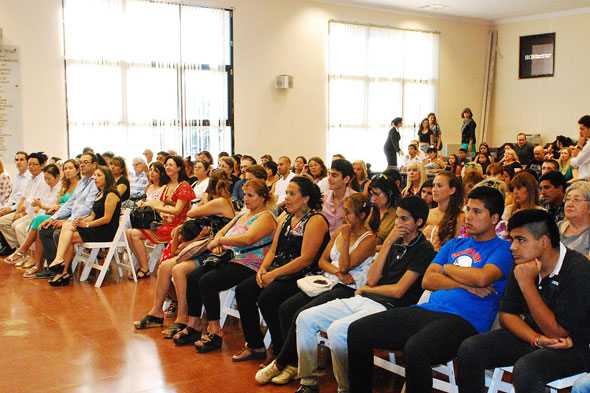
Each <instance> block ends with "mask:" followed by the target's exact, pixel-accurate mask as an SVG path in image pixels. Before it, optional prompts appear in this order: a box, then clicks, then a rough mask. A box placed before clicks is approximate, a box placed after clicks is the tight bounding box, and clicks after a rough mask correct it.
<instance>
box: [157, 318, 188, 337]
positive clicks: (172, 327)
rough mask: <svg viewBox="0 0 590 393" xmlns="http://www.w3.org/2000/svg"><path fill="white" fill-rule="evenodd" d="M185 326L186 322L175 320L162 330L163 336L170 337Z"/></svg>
mask: <svg viewBox="0 0 590 393" xmlns="http://www.w3.org/2000/svg"><path fill="white" fill-rule="evenodd" d="M185 327H186V323H180V322H174V323H173V324H172V325H170V326H168V328H167V329H166V330H164V331H163V332H162V336H164V338H168V339H170V338H172V337H174V335H175V334H176V333H178V332H180V331H181V330H182V329H184V328H185Z"/></svg>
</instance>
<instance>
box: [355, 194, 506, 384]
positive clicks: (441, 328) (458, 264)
mask: <svg viewBox="0 0 590 393" xmlns="http://www.w3.org/2000/svg"><path fill="white" fill-rule="evenodd" d="M503 210H504V200H503V198H502V195H501V194H500V192H499V191H498V190H496V189H493V188H490V187H478V188H475V189H474V190H473V191H471V193H469V202H468V203H467V206H466V212H465V229H466V230H467V233H468V234H469V235H470V236H471V237H468V238H463V239H452V240H450V241H449V242H447V243H446V244H445V245H444V246H443V247H442V248H441V250H440V252H439V253H438V255H437V256H436V257H435V258H434V260H433V261H432V263H431V264H430V266H429V267H428V269H427V270H426V274H425V275H424V279H423V281H422V287H423V288H424V289H427V290H431V291H433V293H432V294H431V296H430V299H429V301H428V302H427V303H423V304H421V305H418V306H415V307H401V308H393V309H390V310H387V311H384V312H381V313H378V314H374V315H371V316H368V317H365V318H362V319H360V320H358V321H356V322H353V323H352V324H351V325H350V327H349V329H348V362H349V379H350V390H351V391H352V392H371V382H372V381H371V380H372V368H373V350H374V349H375V348H382V349H389V350H403V351H404V358H405V360H406V389H407V392H408V393H412V392H418V393H423V392H430V391H431V390H432V368H431V367H432V366H433V365H436V364H440V363H444V362H447V361H449V360H450V359H452V358H454V357H455V356H456V354H457V350H458V348H459V345H461V342H463V340H464V339H466V338H467V337H470V336H473V335H476V334H478V333H483V332H486V331H488V330H490V328H491V326H492V323H493V322H494V319H495V317H496V313H497V312H498V304H499V302H500V299H501V298H502V293H503V291H504V287H505V286H506V278H507V277H508V274H509V272H510V267H511V266H512V262H513V259H512V254H511V253H510V243H509V242H507V241H505V240H502V239H500V238H498V237H496V232H495V227H496V224H497V223H498V221H499V220H500V216H501V214H502V211H503Z"/></svg>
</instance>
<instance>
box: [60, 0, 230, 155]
mask: <svg viewBox="0 0 590 393" xmlns="http://www.w3.org/2000/svg"><path fill="white" fill-rule="evenodd" d="M230 18H231V14H230V12H229V11H226V10H220V9H213V8H203V7H192V6H185V5H177V4H167V3H157V2H150V1H144V0H64V32H65V34H64V45H65V59H66V82H67V91H66V92H67V110H68V127H69V144H70V153H71V155H76V154H78V153H79V152H81V150H82V148H83V147H85V146H92V147H93V148H94V149H95V151H98V152H104V151H107V150H111V151H114V152H115V154H120V155H123V156H126V157H128V158H131V157H135V156H141V153H142V152H143V150H144V149H145V148H150V149H152V150H154V151H159V150H168V149H173V150H175V151H177V152H178V153H179V154H184V155H192V156H194V155H195V154H196V153H198V152H199V151H201V150H210V151H211V152H212V154H214V155H216V154H217V153H219V152H220V151H222V150H227V151H229V150H230V149H231V127H230V126H227V125H226V124H228V123H229V120H231V119H229V118H228V117H229V108H228V91H229V86H228V72H229V71H230V70H231V55H230V53H231V52H230V39H231V32H230V29H231V22H230Z"/></svg>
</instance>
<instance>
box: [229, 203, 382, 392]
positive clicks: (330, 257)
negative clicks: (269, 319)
mask: <svg viewBox="0 0 590 393" xmlns="http://www.w3.org/2000/svg"><path fill="white" fill-rule="evenodd" d="M342 214H343V219H342V222H343V225H342V226H341V227H340V228H338V229H337V230H336V231H335V232H334V233H333V234H332V237H331V239H330V243H328V245H327V247H326V249H325V250H324V252H323V254H322V256H321V258H320V260H319V268H320V269H321V270H322V275H323V276H324V277H326V281H327V280H330V281H331V282H333V283H336V285H334V286H333V287H332V289H330V290H328V291H326V292H323V293H321V294H319V295H317V296H316V297H311V296H308V295H307V294H306V293H305V292H303V291H299V293H297V294H295V295H293V296H291V297H290V298H289V299H287V300H285V301H284V302H283V303H282V304H281V306H280V309H279V315H280V319H281V330H282V333H283V339H284V340H285V343H284V344H283V347H282V349H281V352H280V353H279V354H278V356H277V358H276V359H275V361H274V362H272V363H270V364H269V365H268V366H266V367H265V368H263V369H261V370H259V371H258V372H257V373H256V382H258V383H260V384H265V383H268V382H271V381H272V382H273V383H275V384H279V385H283V384H286V383H288V382H290V381H291V380H292V379H293V378H294V377H295V376H296V375H297V340H296V324H295V320H296V319H297V316H298V315H299V313H301V312H302V311H303V310H306V309H308V308H311V307H315V306H319V305H321V304H324V303H327V302H329V301H332V300H335V299H345V298H350V297H352V296H354V293H355V291H356V290H357V289H358V288H360V287H362V286H364V285H365V284H366V282H367V274H368V272H369V268H370V267H371V263H372V262H373V258H374V255H375V250H376V245H377V242H376V239H375V235H374V233H375V232H376V231H377V228H378V227H379V212H378V211H377V209H376V208H375V207H374V206H373V207H372V206H371V202H370V201H369V198H368V197H367V196H366V195H363V194H361V193H357V194H353V195H350V196H348V197H347V198H346V199H345V200H344V201H343V213H342ZM234 359H235V357H234Z"/></svg>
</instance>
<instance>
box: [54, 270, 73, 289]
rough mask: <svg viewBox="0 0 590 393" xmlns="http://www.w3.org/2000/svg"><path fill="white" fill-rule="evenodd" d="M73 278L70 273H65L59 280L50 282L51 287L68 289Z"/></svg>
mask: <svg viewBox="0 0 590 393" xmlns="http://www.w3.org/2000/svg"><path fill="white" fill-rule="evenodd" d="M71 278H72V274H71V273H70V272H68V273H64V274H62V275H61V276H59V277H58V278H57V279H55V280H51V281H49V285H51V286H52V287H67V286H68V285H70V279H71Z"/></svg>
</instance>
